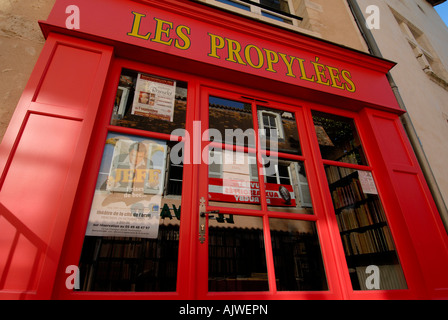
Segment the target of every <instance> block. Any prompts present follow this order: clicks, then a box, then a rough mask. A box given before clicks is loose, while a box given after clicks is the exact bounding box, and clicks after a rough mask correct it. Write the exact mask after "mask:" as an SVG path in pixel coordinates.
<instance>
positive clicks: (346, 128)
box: [313, 111, 367, 165]
mask: <svg viewBox="0 0 448 320" xmlns="http://www.w3.org/2000/svg"><path fill="white" fill-rule="evenodd" d="M313 119H314V128H315V130H316V134H317V140H318V143H319V148H320V152H321V154H322V158H323V159H326V160H334V161H340V162H345V163H351V164H359V165H367V160H366V157H365V155H364V151H363V148H362V146H361V141H360V139H359V136H358V132H357V130H356V127H355V123H354V121H353V120H352V119H348V118H345V117H340V116H336V115H330V114H325V113H321V112H316V111H314V112H313Z"/></svg>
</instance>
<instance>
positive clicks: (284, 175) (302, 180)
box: [264, 158, 313, 214]
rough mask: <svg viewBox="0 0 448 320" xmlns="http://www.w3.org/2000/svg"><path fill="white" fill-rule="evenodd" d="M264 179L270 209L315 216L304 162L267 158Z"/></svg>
mask: <svg viewBox="0 0 448 320" xmlns="http://www.w3.org/2000/svg"><path fill="white" fill-rule="evenodd" d="M264 160H265V164H264V165H265V167H264V179H265V192H266V201H267V205H268V209H269V210H271V211H281V212H292V213H301V214H313V208H312V207H313V204H312V200H311V193H310V189H309V185H308V179H307V175H306V171H305V164H304V163H303V161H292V160H286V159H273V158H269V159H268V160H269V161H267V159H266V158H265V159H264Z"/></svg>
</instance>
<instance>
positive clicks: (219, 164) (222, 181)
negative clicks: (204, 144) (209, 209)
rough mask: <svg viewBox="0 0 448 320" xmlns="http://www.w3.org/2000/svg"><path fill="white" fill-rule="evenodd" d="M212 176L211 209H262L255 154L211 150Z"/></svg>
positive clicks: (210, 188) (209, 189) (209, 182)
mask: <svg viewBox="0 0 448 320" xmlns="http://www.w3.org/2000/svg"><path fill="white" fill-rule="evenodd" d="M208 175H209V178H208V184H209V185H208V200H209V205H219V206H230V207H238V208H250V209H260V188H259V184H258V169H257V162H256V157H255V154H252V153H245V152H238V151H231V150H221V149H216V148H211V149H210V151H209V166H208Z"/></svg>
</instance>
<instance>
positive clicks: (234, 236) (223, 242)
mask: <svg viewBox="0 0 448 320" xmlns="http://www.w3.org/2000/svg"><path fill="white" fill-rule="evenodd" d="M208 239H209V240H208V241H209V274H208V279H209V280H208V283H209V291H268V290H269V285H268V274H267V267H266V253H265V245H264V237H263V219H262V218H260V217H248V216H241V215H221V216H220V215H217V214H216V215H215V216H214V217H212V219H210V220H209V238H208Z"/></svg>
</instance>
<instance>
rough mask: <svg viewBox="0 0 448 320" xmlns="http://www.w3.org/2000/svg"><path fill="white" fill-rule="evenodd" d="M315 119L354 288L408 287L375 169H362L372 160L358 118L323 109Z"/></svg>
mask: <svg viewBox="0 0 448 320" xmlns="http://www.w3.org/2000/svg"><path fill="white" fill-rule="evenodd" d="M313 119H314V125H315V128H316V134H317V138H318V141H319V145H320V150H321V155H322V158H323V159H324V164H325V172H326V176H327V181H328V184H329V189H330V194H331V198H332V201H333V207H334V212H335V214H336V220H337V224H338V228H339V232H340V236H341V241H342V245H343V248H344V253H345V257H346V261H347V266H348V270H349V273H350V279H351V282H352V286H353V289H354V290H371V289H377V290H392V289H406V288H407V285H406V280H405V278H404V274H403V271H402V268H401V264H400V261H399V258H398V254H397V252H396V249H395V244H394V240H393V239H392V235H391V232H390V229H389V225H388V223H387V217H386V213H385V211H384V207H383V205H382V202H381V199H380V197H379V193H378V190H377V187H376V184H375V181H374V178H373V174H372V171H370V170H368V169H367V167H366V170H360V168H359V166H360V165H363V166H365V165H366V164H367V163H366V160H365V157H364V152H363V148H362V145H361V143H360V140H359V137H358V134H357V132H356V127H355V124H354V121H353V119H349V118H345V117H340V116H334V115H330V114H326V113H321V112H313ZM326 160H332V161H331V163H329V162H328V161H326ZM334 161H339V162H341V165H340V166H336V165H333V164H332V163H333V162H334ZM372 272H375V275H376V276H378V278H376V279H377V280H376V281H371V277H370V278H369V276H370V275H372Z"/></svg>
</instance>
